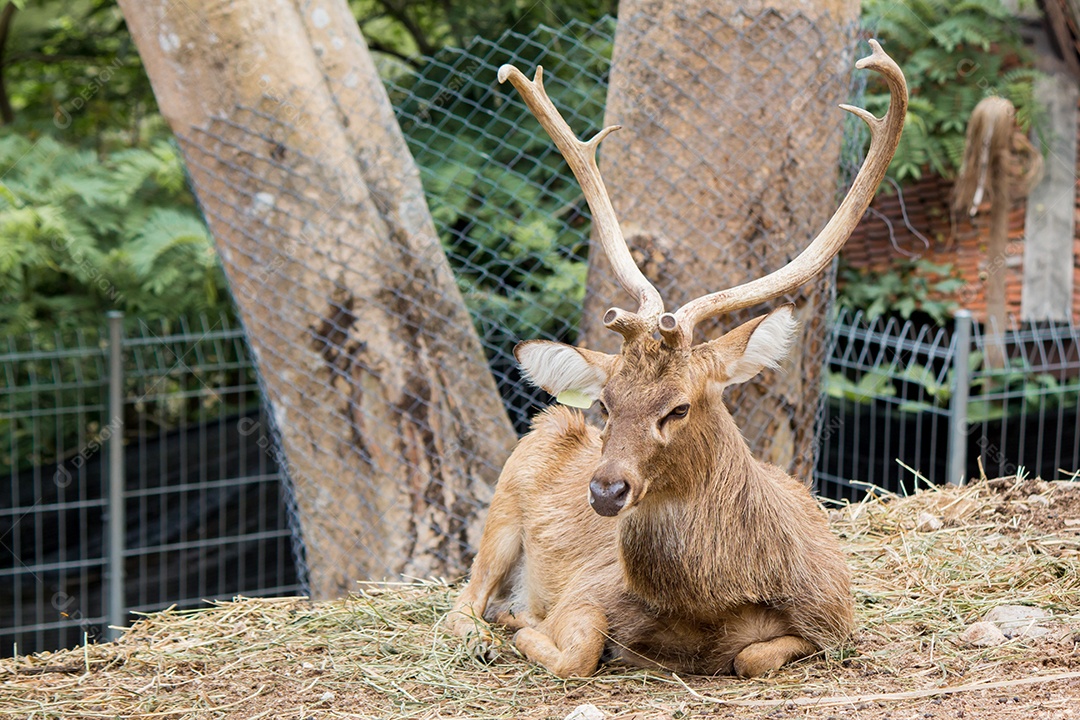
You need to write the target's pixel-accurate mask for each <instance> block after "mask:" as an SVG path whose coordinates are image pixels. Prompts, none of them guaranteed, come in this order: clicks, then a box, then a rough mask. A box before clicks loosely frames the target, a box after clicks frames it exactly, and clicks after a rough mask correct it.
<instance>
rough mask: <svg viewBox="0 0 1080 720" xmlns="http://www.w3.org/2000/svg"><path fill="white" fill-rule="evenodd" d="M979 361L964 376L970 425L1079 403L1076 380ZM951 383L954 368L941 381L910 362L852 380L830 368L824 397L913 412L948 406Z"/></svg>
mask: <svg viewBox="0 0 1080 720" xmlns="http://www.w3.org/2000/svg"><path fill="white" fill-rule="evenodd" d="M984 360H985V356H984V354H983V353H982V352H978V351H976V352H972V353H971V354H970V355H969V356H968V376H969V377H973V378H974V380H972V382H971V385H970V387H969V390H968V392H969V395H968V405H967V420H968V422H969V423H971V424H977V423H983V422H991V421H994V420H1000V419H1002V418H1005V417H1010V416H1016V415H1019V414H1021V413H1024V412H1026V413H1032V414H1038V413H1040V412H1043V411H1045V410H1047V409H1056V408H1067V407H1075V406H1076V405H1077V404H1080V378H1069V379H1067V380H1059V379H1058V378H1056V377H1055V376H1054V375H1052V374H1050V373H1034V372H1032V371H1031V368H1030V367H1028V366H1027V365H1026V363H1025V362H1024V360H1023V359H1022V358H1014V359H1013V360H1012V361H1010V363H1009V366H1008V367H1007V368H1004V369H990V368H987V367H985V366H984ZM955 384H956V383H955V370H954V369H952V368H950V369H949V370H948V371H946V372H945V376H944V378H941V373H940V372H938V371H936V370H935V369H934V368H932V367H930V366H927V365H922V364H920V363H915V362H912V363H907V364H906V365H904V366H903V368H902V369H900V370H899V371H886V370H883V369H880V368H875V369H873V370H870V371H868V372H865V373H862V374H861V375H858V376H857V379H855V380H853V379H852V378H851V377H849V376H848V375H847V374H845V373H843V372H837V371H832V370H830V371H829V372H828V374H827V376H826V378H825V393H826V394H827V395H828V397H829V398H832V399H834V400H844V401H849V402H855V403H860V404H871V403H873V402H875V401H877V400H888V401H889V402H890V403H895V406H896V408H897V409H898V410H899V411H900V412H905V413H919V412H926V411H928V410H942V409H945V408H948V407H949V404H950V403H951V402H952V398H953V387H954V385H955ZM894 398H895V400H893V399H894Z"/></svg>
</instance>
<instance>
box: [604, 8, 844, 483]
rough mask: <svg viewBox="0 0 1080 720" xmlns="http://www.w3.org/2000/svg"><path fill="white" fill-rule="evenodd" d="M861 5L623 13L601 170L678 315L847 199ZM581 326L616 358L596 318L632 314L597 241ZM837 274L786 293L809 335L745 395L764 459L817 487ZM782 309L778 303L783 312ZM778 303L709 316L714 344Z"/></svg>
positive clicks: (614, 341) (770, 266) (646, 265)
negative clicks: (846, 148)
mask: <svg viewBox="0 0 1080 720" xmlns="http://www.w3.org/2000/svg"><path fill="white" fill-rule="evenodd" d="M858 17H859V3H858V2H857V1H856V0H832V1H831V2H822V3H811V2H809V1H805V2H800V1H799V0H783V1H781V2H774V3H769V4H766V3H761V2H757V3H749V4H747V3H734V2H724V3H720V4H716V3H705V2H701V1H697V2H690V3H684V2H675V1H674V0H624V1H623V2H622V3H620V5H619V24H618V28H617V31H616V38H615V50H614V57H613V67H612V72H611V84H610V87H609V90H608V101H607V110H606V117H605V122H604V124H605V125H616V124H617V125H622V126H623V128H624V129H623V130H621V131H620V132H618V133H615V134H614V135H612V136H611V137H610V138H608V139H607V140H605V141H604V144H603V146H602V148H601V168H602V170H603V173H604V177H605V181H606V182H607V185H608V189H609V191H610V193H611V196H612V201H613V203H614V206H615V209H616V212H617V213H618V215H619V218H620V219H621V221H622V223H623V229H624V232H625V234H626V236H627V239H628V242H629V244H630V246H631V252H632V253H633V255H634V257H635V259H637V261H638V264H639V265H640V266H641V268H642V270H643V271H644V273H645V274H646V276H647V277H649V279H650V280H652V281H653V283H654V284H655V285H656V286H657V288H658V289H659V290H660V293H661V295H662V296H663V298H664V301H665V306H666V308H667V309H668V310H674V309H675V308H677V307H679V306H680V305H682V304H683V303H685V302H687V301H688V300H690V299H692V298H694V297H696V296H698V295H702V294H705V293H708V292H712V291H715V290H718V289H720V288H722V287H731V286H734V285H737V284H739V283H742V282H744V281H747V280H751V279H753V278H755V277H758V276H760V275H764V274H766V273H768V272H771V271H773V270H776V269H777V268H779V267H780V266H782V265H784V264H786V263H787V262H788V261H789V260H790V259H792V258H794V257H795V256H796V255H797V254H798V253H799V252H800V251H801V250H802V249H803V248H804V247H806V245H808V244H809V242H810V240H811V239H812V238H813V237H814V235H815V234H816V233H817V232H818V231H819V230H820V229H821V228H822V227H823V226H824V224H825V222H826V221H827V220H828V218H829V217H830V215H831V214H832V211H833V210H834V209H835V207H836V206H837V205H838V202H839V198H838V195H837V182H838V178H839V175H838V170H839V167H840V151H841V139H842V132H843V127H844V117H845V114H844V113H843V112H842V111H841V110H839V109H838V108H837V107H836V105H837V103H839V102H843V101H845V100H846V95H847V93H848V89H849V81H850V78H851V73H852V72H853V71H854V61H855V59H856V58H855V55H854V47H855V35H856V32H857V28H858ZM589 262H590V267H589V280H588V289H587V293H586V301H585V312H584V320H583V342H584V344H585V345H587V346H588V347H593V348H598V349H603V350H607V351H609V352H613V351H616V350H617V349H618V345H619V338H618V336H617V335H615V334H614V333H611V332H609V331H606V330H605V329H604V327H603V326H602V324H601V322H600V318H601V317H602V316H603V313H604V311H605V310H606V309H607V308H608V307H611V306H612V305H626V299H625V297H624V295H623V293H622V291H621V290H620V289H619V288H618V287H617V286H616V284H615V283H614V281H613V279H612V277H611V274H610V269H609V266H608V263H607V260H606V258H604V257H603V253H602V252H600V249H599V247H598V245H597V244H596V242H595V241H594V243H593V244H592V248H591V252H590V256H589ZM832 287H833V273H831V272H830V273H829V274H827V276H826V277H822V278H821V279H820V280H818V281H816V282H814V283H812V284H811V285H810V286H808V287H806V288H804V289H803V290H802V291H801V292H799V293H798V294H797V295H795V296H792V297H790V298H789V299H790V300H793V301H795V302H797V303H798V305H799V307H800V309H799V315H800V316H801V319H802V329H801V332H800V333H799V336H798V338H797V340H796V342H795V345H794V349H793V351H792V353H791V355H790V359H789V360H788V362H787V367H786V369H785V370H783V371H782V372H779V373H776V372H766V373H764V374H763V375H762V376H760V377H759V378H758V379H756V380H755V381H751V382H750V383H747V384H746V385H744V386H742V387H741V388H737V389H734V390H733V391H732V393H731V395H730V396H729V403H730V405H731V407H732V409H733V415H734V416H735V418H736V420H737V421H738V422H739V425H740V427H741V428H742V430H743V433H744V435H745V436H746V438H747V440H748V441H749V442H750V445H751V447H752V448H753V449H754V451H755V453H756V454H757V456H758V457H760V458H762V459H765V460H768V461H770V462H773V463H776V464H777V465H780V466H781V467H784V468H786V469H788V470H790V471H792V472H794V473H795V474H797V475H798V476H799V477H800V478H802V479H803V480H805V481H807V482H809V481H810V478H811V472H812V470H813V463H814V444H813V442H814V419H815V414H816V410H817V403H818V397H819V384H820V373H821V365H822V363H823V361H824V359H825V357H824V355H825V347H824V343H825V337H824V334H825V327H824V320H825V310H826V306H827V305H828V303H829V302H830V301H831V298H832ZM779 302H781V300H777V301H776V303H779ZM767 309H768V308H766V307H760V308H754V309H751V310H749V311H744V312H741V313H737V314H736V315H735V316H733V317H730V318H725V319H723V320H722V322H721V326H720V327H717V325H716V323H713V324H712V325H711V326H710V324H708V323H706V324H704V326H703V327H699V331H700V332H699V337H700V336H701V335H702V334H703V335H704V336H707V337H715V336H716V335H717V334H718V333H719V332H720V331H721V330H727V329H730V328H732V327H734V326H736V325H737V324H738V323H740V322H742V321H743V320H745V319H748V318H750V317H754V316H756V315H759V314H761V313H763V312H765V311H767Z"/></svg>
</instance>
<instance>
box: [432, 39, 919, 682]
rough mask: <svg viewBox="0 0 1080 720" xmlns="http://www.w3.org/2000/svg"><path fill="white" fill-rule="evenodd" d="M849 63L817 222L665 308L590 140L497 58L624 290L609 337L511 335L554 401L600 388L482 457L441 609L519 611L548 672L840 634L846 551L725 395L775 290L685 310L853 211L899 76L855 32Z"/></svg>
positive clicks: (710, 654)
mask: <svg viewBox="0 0 1080 720" xmlns="http://www.w3.org/2000/svg"><path fill="white" fill-rule="evenodd" d="M870 44H871V46H872V48H873V53H872V55H870V56H869V57H867V58H864V59H862V60H860V61H859V62H858V63H857V64H856V67H858V68H871V69H873V70H876V71H877V72H879V73H881V74H882V75H883V76H884V78H885V80H886V82H887V83H888V86H889V90H890V95H891V99H890V106H889V110H888V112H887V113H886V115H885V117H883V118H880V119H879V118H877V117H875V116H874V115H872V114H871V113H869V112H867V111H866V110H863V109H861V108H855V107H850V106H841V107H843V108H844V109H846V110H848V111H849V112H852V113H854V114H855V115H857V116H859V117H861V118H862V119H863V120H864V121H866V123H867V124H868V125H869V126H870V130H871V134H872V139H871V144H870V150H869V152H868V154H867V158H866V161H865V163H864V165H863V167H862V168H861V169H860V170H859V173H858V175H857V176H856V178H855V182H854V183H853V185H852V187H851V189H850V191H849V192H848V195H847V197H845V198H844V200H843V202H842V203H841V205H840V207H839V209H838V210H837V212H836V213H835V215H834V216H833V218H832V219H831V220H830V221H829V222H828V224H827V225H826V226H825V228H824V229H823V230H822V231H821V233H820V234H819V235H818V236H817V237H816V238H815V239H814V240H813V241H812V242H811V243H810V245H809V246H808V247H807V248H806V249H805V250H804V251H803V252H802V253H801V254H800V255H799V256H798V257H797V258H795V259H794V260H793V261H792V262H791V263H790V264H788V265H787V266H785V267H784V268H782V269H780V270H778V271H776V272H774V273H772V274H770V275H768V276H766V277H763V278H760V279H757V280H753V281H751V282H748V283H745V284H744V285H740V286H738V287H736V288H734V289H730V290H723V291H720V292H715V293H712V294H710V295H705V296H703V297H700V298H697V299H696V300H693V301H692V302H689V303H687V304H686V305H685V306H683V307H682V308H681V309H679V310H678V312H675V313H667V312H664V307H663V301H662V300H661V298H660V294H659V293H658V292H657V290H656V288H655V287H653V285H652V284H651V283H650V282H649V281H648V280H647V279H646V278H645V276H644V275H643V274H642V273H641V271H640V270H639V269H638V267H637V266H636V265H635V264H634V261H633V259H632V258H631V255H630V251H629V250H628V248H627V246H626V243H625V241H624V239H623V236H622V232H621V230H620V228H619V223H618V221H617V220H616V218H615V214H614V210H613V209H612V206H611V202H610V200H609V198H608V196H607V191H606V189H605V188H604V183H603V180H602V179H601V177H600V172H599V170H598V168H597V166H596V159H595V152H596V148H597V145H598V144H599V143H600V141H601V140H602V139H603V138H604V137H605V136H606V135H607V134H608V133H610V132H612V131H613V130H615V129H617V128H615V127H608V128H605V129H604V130H602V131H601V132H600V133H598V134H597V135H596V136H595V137H594V138H593V139H592V140H590V141H588V142H581V141H579V140H577V138H576V137H575V136H574V134H573V133H572V132H571V130H570V128H569V127H568V126H567V124H566V122H565V121H564V120H563V119H562V117H561V116H560V115H559V113H558V111H557V110H556V109H555V107H554V105H553V104H552V103H551V100H550V99H549V98H548V97H547V94H546V93H545V91H544V87H543V74H542V70H541V68H537V70H536V78H535V80H533V81H529V80H528V79H527V78H526V77H525V76H524V75H523V74H522V73H521V72H520V71H518V70H517V69H516V68H513V67H511V66H509V65H504V66H502V67H501V68H500V69H499V80H500V82H502V81H505V80H507V79H509V80H510V82H511V83H512V84H513V85H514V87H516V88H517V89H518V91H519V92H520V93H521V95H522V96H523V97H524V99H525V102H526V104H527V105H528V106H529V109H530V110H531V111H532V112H533V114H534V115H536V117H537V118H538V119H539V121H540V123H541V125H543V127H544V129H545V130H547V132H548V134H549V135H551V137H552V139H553V140H554V141H555V144H556V145H557V146H558V148H559V150H560V151H561V152H562V154H563V156H564V157H565V158H566V161H567V163H568V164H569V166H570V168H571V169H572V170H573V172H574V175H575V176H576V177H577V179H578V182H579V183H580V184H581V186H582V189H583V191H584V195H585V198H586V200H587V201H588V203H589V207H590V208H591V210H592V212H593V223H594V225H595V229H596V233H597V236H598V238H599V239H600V242H601V243H602V245H603V248H604V250H605V252H606V253H607V255H608V257H609V258H610V259H611V264H612V266H613V269H614V272H615V274H616V276H617V278H618V280H619V282H620V283H621V284H622V286H623V288H625V289H626V290H627V291H628V292H630V293H631V294H632V295H634V296H636V297H637V298H638V299H639V309H638V311H637V312H636V313H635V312H629V311H625V310H620V309H618V308H612V309H611V310H608V311H607V313H605V315H604V324H605V326H606V327H609V328H611V329H612V330H615V331H617V332H619V333H620V334H621V335H622V337H623V344H622V350H621V352H620V353H619V354H618V355H607V354H604V353H600V352H594V351H590V350H584V349H581V348H576V347H572V346H569V345H563V344H560V343H555V342H546V341H530V342H525V343H522V344H520V345H518V347H517V348H516V350H515V354H516V356H517V359H518V361H519V362H520V364H521V366H522V368H523V369H524V370H525V372H526V373H527V375H528V377H529V378H530V379H531V381H532V382H534V383H535V384H537V385H539V386H540V387H541V388H543V389H544V390H546V391H547V392H549V393H551V394H552V395H556V396H558V397H560V398H562V399H563V400H564V401H565V402H567V404H578V405H579V406H586V407H587V406H588V405H590V404H591V403H592V402H594V401H599V403H600V406H599V409H600V412H601V414H602V415H603V417H604V418H605V425H604V428H603V429H602V430H598V429H596V428H594V427H591V426H590V425H588V424H587V423H586V421H585V418H584V416H583V415H582V414H581V413H580V412H578V411H576V410H570V409H567V408H565V407H557V406H556V407H552V408H550V409H548V410H547V411H545V412H543V413H541V414H540V415H539V416H537V418H536V419H535V420H534V421H533V425H532V430H531V432H530V433H529V434H528V435H526V436H525V437H524V438H522V440H521V442H520V443H519V444H518V446H517V448H516V449H515V450H514V452H513V454H512V455H511V456H510V459H509V460H508V461H507V463H506V466H505V467H504V468H503V471H502V475H501V476H500V477H499V481H498V485H497V487H496V490H495V495H494V498H493V499H492V502H491V508H490V510H489V513H488V517H487V523H486V525H485V527H484V533H483V537H482V540H481V543H480V549H479V552H478V554H477V556H476V560H475V561H474V562H473V566H472V575H471V578H470V581H469V583H468V585H467V586H466V587H465V588H464V590H463V591H462V593H461V595H460V597H459V598H458V600H457V603H456V604H455V606H454V609H453V611H452V612H451V613H450V615H449V616H448V617H447V623H448V625H449V627H450V629H451V630H452V631H453V632H455V633H457V634H459V635H462V636H470V635H476V636H478V639H479V640H480V641H481V642H490V641H491V639H492V637H491V635H490V631H489V630H488V628H487V626H486V625H485V624H484V623H483V622H481V620H480V619H481V618H483V619H486V620H489V621H493V622H497V623H500V624H504V625H506V626H508V627H509V628H510V629H513V630H516V631H517V632H516V634H515V636H514V643H515V644H516V646H517V648H518V649H519V650H520V651H521V652H523V653H524V654H525V655H526V656H527V657H528V658H530V659H531V660H534V661H536V662H539V663H541V664H542V665H544V666H545V667H546V668H548V670H550V671H551V672H553V673H555V674H556V675H558V676H560V677H568V676H586V675H590V674H592V673H593V672H594V671H595V670H596V668H597V666H598V664H599V663H600V661H601V659H602V657H607V658H609V659H617V660H623V661H627V662H630V663H634V664H644V665H651V666H659V667H663V668H667V669H670V670H673V671H677V672H689V673H703V674H717V673H726V674H730V673H732V672H734V673H737V674H738V675H740V676H743V677H752V676H756V675H760V674H762V673H764V672H768V671H770V670H774V669H777V668H779V667H781V666H782V665H784V664H785V663H788V662H791V661H793V660H796V659H799V658H802V657H805V656H808V655H811V654H813V653H815V652H818V651H820V650H822V649H826V648H830V647H835V646H837V645H839V644H841V643H843V642H844V641H845V640H846V639H847V638H848V637H849V635H850V633H851V630H852V625H853V601H852V594H851V587H850V577H849V572H848V567H847V563H846V562H845V559H844V556H843V554H842V552H841V551H840V548H839V546H838V544H837V541H836V539H835V537H834V536H833V534H832V533H831V531H830V530H829V527H828V525H827V522H826V518H825V515H824V513H823V512H822V510H821V508H820V507H819V506H818V505H817V503H816V502H815V501H814V499H813V498H812V496H811V495H810V493H809V491H808V490H807V488H806V486H805V485H804V484H803V483H802V482H800V481H799V480H796V479H795V478H792V477H791V476H789V475H788V474H786V473H785V472H783V471H782V470H781V469H780V468H777V467H775V466H772V465H768V464H766V463H763V462H760V461H758V460H757V459H755V458H754V457H753V455H752V454H751V452H750V449H749V448H748V447H747V444H746V441H745V440H744V439H743V438H742V436H741V435H740V433H739V430H738V429H737V427H736V425H735V422H734V421H733V420H732V418H731V415H730V414H729V413H728V410H727V408H726V407H725V405H724V402H723V399H722V394H723V390H724V388H725V387H726V386H728V385H731V384H734V383H741V382H745V381H747V380H749V379H750V378H752V377H754V376H755V375H756V374H757V373H758V372H760V371H761V370H762V369H763V368H765V367H775V366H776V365H777V364H778V363H779V361H780V360H781V359H782V358H783V357H784V355H785V354H786V352H787V350H788V346H789V344H790V340H791V337H792V333H793V331H794V329H795V327H796V323H795V321H794V319H793V313H792V306H791V305H783V306H780V307H778V308H776V309H775V310H773V311H772V312H770V313H768V314H767V315H764V316H762V317H758V318H756V319H754V320H751V321H750V322H747V323H745V324H743V325H741V326H739V327H737V328H735V329H734V330H731V331H730V332H728V333H727V334H726V335H723V336H722V337H720V338H719V339H716V340H713V341H711V342H705V343H701V344H697V345H695V344H693V335H694V328H695V326H696V325H697V324H698V323H699V322H701V321H702V320H704V319H706V318H710V317H715V316H718V315H721V314H724V313H728V312H732V311H735V310H739V309H743V308H747V307H750V306H752V305H756V304H758V303H761V302H764V301H767V300H771V299H773V298H776V297H778V296H780V295H782V294H783V293H785V292H788V291H791V290H793V289H795V288H796V287H798V286H800V285H802V284H803V283H805V282H806V281H808V280H809V279H811V278H812V277H814V276H815V275H816V274H818V273H819V272H821V271H822V270H824V269H825V267H826V266H827V265H828V264H829V263H830V261H831V260H832V258H833V257H834V256H835V255H836V253H837V252H838V251H839V249H840V247H841V246H842V245H843V244H844V242H846V240H847V238H848V236H849V235H850V234H851V232H852V230H853V229H854V228H855V225H856V223H857V222H858V221H859V219H860V218H861V217H862V215H863V213H864V212H865V211H866V208H867V206H868V205H869V203H870V200H871V199H872V197H873V195H874V192H875V190H876V189H877V186H878V183H880V182H881V179H882V178H883V177H884V175H885V170H886V168H887V167H888V165H889V162H890V160H891V159H892V156H893V153H894V152H895V150H896V146H897V143H898V142H899V139H900V133H901V130H902V129H903V123H904V114H905V112H906V108H907V86H906V84H905V81H904V76H903V73H902V72H901V71H900V68H899V67H897V65H896V63H895V62H893V60H892V59H891V58H890V57H889V56H888V55H886V54H885V53H884V51H882V49H881V46H880V45H879V44H878V43H877V42H876V41H873V40H871V41H870Z"/></svg>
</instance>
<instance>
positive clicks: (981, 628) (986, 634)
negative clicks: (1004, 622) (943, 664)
mask: <svg viewBox="0 0 1080 720" xmlns="http://www.w3.org/2000/svg"><path fill="white" fill-rule="evenodd" d="M1005 640H1006V638H1005V634H1004V633H1002V632H1001V630H1000V629H999V628H998V626H997V625H995V624H994V623H990V622H977V623H974V624H972V625H968V627H967V629H966V630H964V632H962V633H961V634H960V642H961V643H963V644H964V645H968V646H969V647H994V646H995V645H1000V644H1002V643H1003V642H1005Z"/></svg>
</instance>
